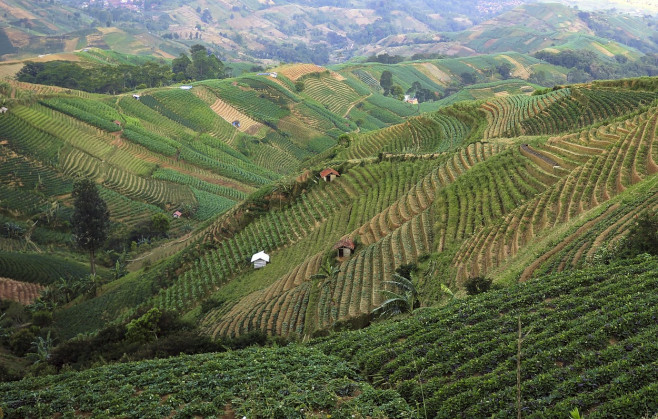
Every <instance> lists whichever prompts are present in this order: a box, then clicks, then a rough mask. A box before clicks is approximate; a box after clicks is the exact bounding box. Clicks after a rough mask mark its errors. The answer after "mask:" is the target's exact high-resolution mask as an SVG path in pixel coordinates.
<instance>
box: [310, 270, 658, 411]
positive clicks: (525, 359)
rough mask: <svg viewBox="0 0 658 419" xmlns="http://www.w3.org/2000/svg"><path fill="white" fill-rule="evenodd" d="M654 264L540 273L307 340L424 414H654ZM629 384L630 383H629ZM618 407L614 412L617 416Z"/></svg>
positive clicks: (657, 393)
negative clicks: (518, 381) (352, 329)
mask: <svg viewBox="0 0 658 419" xmlns="http://www.w3.org/2000/svg"><path fill="white" fill-rule="evenodd" d="M657 274H658V261H657V260H656V259H655V258H639V259H637V260H633V261H627V262H623V263H620V264H618V265H615V266H601V267H598V268H593V269H589V270H587V271H580V272H570V273H568V274H560V275H552V276H548V277H542V278H538V279H535V280H532V281H529V282H526V283H522V284H519V285H517V286H513V287H511V288H508V289H505V290H501V291H492V292H489V293H487V294H484V295H481V296H476V297H470V298H468V299H466V300H463V301H454V302H453V303H451V304H448V305H447V306H445V307H443V308H440V309H428V310H423V311H422V312H419V313H418V314H416V315H414V316H411V317H409V318H407V319H405V320H402V321H398V322H390V323H389V322H387V323H382V324H378V325H375V326H371V327H370V328H369V329H367V330H365V331H359V332H348V333H344V334H340V335H334V336H333V337H330V338H326V339H323V340H321V341H319V342H317V343H314V346H315V347H318V348H320V349H322V350H323V351H325V352H327V353H330V354H333V355H337V356H339V357H341V358H343V359H347V360H349V361H351V362H354V363H356V364H357V365H358V367H359V369H360V370H361V371H363V373H364V374H366V375H367V376H368V377H372V379H373V380H374V381H376V382H383V383H388V384H389V385H391V386H392V388H393V389H396V390H397V391H399V392H400V394H401V395H402V396H403V397H404V398H405V399H406V400H407V401H408V402H409V403H410V404H411V405H416V406H418V410H419V413H420V414H421V415H424V416H427V417H455V416H460V415H466V416H470V417H510V416H513V415H515V414H516V389H515V387H516V360H517V354H518V351H517V343H518V333H519V330H518V328H519V326H518V319H519V318H520V319H521V327H522V333H524V334H526V333H527V336H526V337H525V339H524V340H523V342H522V347H521V366H520V374H521V403H522V411H523V414H524V417H567V416H568V414H569V411H570V410H572V409H573V408H575V407H578V408H579V409H580V411H587V412H588V417H616V416H618V415H620V414H621V415H634V416H638V415H639V416H642V415H645V414H647V413H649V415H651V414H653V413H655V412H658V404H656V403H657V401H658V387H657V386H655V381H656V379H657V378H658V364H657V363H656V353H657V352H656V351H658V346H656V341H655V339H654V336H655V334H656V333H657V332H658V326H656V324H657V323H656V318H657V316H658V311H657V310H658V308H657V307H658V306H657V305H656V302H658V301H657V298H658V297H657V296H656V295H655V293H653V292H651V291H650V290H651V289H653V288H655V287H656V286H657V285H658V283H657V282H656V278H657ZM633 377H635V378H633ZM622 412H623V414H622Z"/></svg>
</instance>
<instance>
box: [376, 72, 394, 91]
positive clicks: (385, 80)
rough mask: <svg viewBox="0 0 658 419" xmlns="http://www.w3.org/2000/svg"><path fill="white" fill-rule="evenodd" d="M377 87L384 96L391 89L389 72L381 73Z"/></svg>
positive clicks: (391, 79) (391, 81)
mask: <svg viewBox="0 0 658 419" xmlns="http://www.w3.org/2000/svg"><path fill="white" fill-rule="evenodd" d="M379 85H380V86H381V87H382V89H384V95H385V96H387V95H388V94H389V92H390V91H391V88H392V87H393V74H391V72H390V71H388V70H384V71H382V75H381V77H380V78H379Z"/></svg>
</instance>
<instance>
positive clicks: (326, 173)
mask: <svg viewBox="0 0 658 419" xmlns="http://www.w3.org/2000/svg"><path fill="white" fill-rule="evenodd" d="M338 176H340V173H338V172H337V171H335V170H334V169H332V168H331V167H329V168H326V169H324V170H323V171H321V172H320V177H321V178H322V179H324V181H325V182H331V181H333V180H334V179H335V178H336V177H338Z"/></svg>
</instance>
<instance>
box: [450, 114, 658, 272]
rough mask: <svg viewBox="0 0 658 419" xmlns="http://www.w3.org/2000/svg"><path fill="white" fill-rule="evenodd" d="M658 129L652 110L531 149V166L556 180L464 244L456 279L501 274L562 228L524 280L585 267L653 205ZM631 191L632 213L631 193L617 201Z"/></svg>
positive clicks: (458, 260)
mask: <svg viewBox="0 0 658 419" xmlns="http://www.w3.org/2000/svg"><path fill="white" fill-rule="evenodd" d="M656 121H657V113H656V109H655V108H651V109H650V110H649V111H647V112H644V113H641V114H639V115H637V116H635V117H633V118H630V119H627V120H625V121H624V122H620V123H614V124H611V125H607V126H601V127H599V128H597V129H590V130H584V131H582V132H580V133H578V134H569V135H566V136H561V137H553V138H551V139H549V140H548V141H547V142H546V143H545V144H544V145H542V146H538V147H537V149H532V148H530V147H528V149H529V150H531V151H532V152H533V154H534V155H532V156H530V157H531V158H533V159H537V158H542V159H544V165H547V163H545V162H546V161H547V160H550V161H552V163H550V164H548V165H551V164H557V165H554V166H553V168H554V169H553V170H554V171H556V172H555V173H556V174H560V173H561V179H560V180H559V181H557V182H555V184H553V185H552V186H551V188H549V189H547V190H546V191H544V192H543V193H541V194H539V195H537V196H536V197H535V198H534V199H532V200H530V201H529V202H527V203H524V204H523V205H521V206H519V208H517V209H515V210H514V212H512V213H511V214H509V215H508V216H507V217H506V218H505V219H504V220H502V221H501V222H498V223H496V224H495V225H494V226H492V227H491V228H490V229H486V230H482V231H481V232H479V233H478V234H476V235H474V236H473V237H472V238H470V239H469V240H468V241H467V242H465V243H464V244H463V245H462V247H461V249H460V250H459V251H458V252H457V255H456V256H455V259H454V265H455V266H456V267H458V269H459V274H458V278H461V279H464V278H466V277H468V276H472V275H477V274H484V273H487V272H490V271H492V270H495V269H496V268H498V267H499V266H504V265H505V264H506V263H508V261H509V258H511V257H514V256H516V255H517V254H520V253H522V252H523V251H524V248H525V247H527V246H529V245H530V244H533V243H536V241H537V238H538V237H543V236H546V235H547V234H549V233H551V232H553V234H555V232H556V231H560V227H563V226H567V225H569V226H571V228H570V230H569V231H568V232H564V231H562V232H561V242H560V243H559V245H557V246H555V247H552V246H551V247H552V249H546V251H547V253H545V254H543V255H542V256H541V257H540V258H539V259H537V260H536V261H534V262H533V263H532V264H530V266H527V267H526V268H525V270H524V272H523V275H522V279H525V278H528V277H529V276H531V275H532V274H533V272H534V271H535V270H537V269H538V268H539V267H540V266H541V265H544V266H546V267H545V268H544V270H553V269H557V270H562V269H564V268H565V267H566V266H567V264H570V265H574V266H577V265H579V264H582V263H583V260H584V259H586V258H587V255H590V256H591V255H592V254H593V253H594V252H595V251H596V248H597V247H598V246H600V245H601V244H602V243H603V242H605V241H608V240H610V239H613V238H614V237H615V235H614V232H615V231H616V232H617V234H621V233H622V232H623V231H624V225H625V224H626V225H627V224H628V222H629V218H630V217H632V216H633V214H637V213H638V212H639V211H641V210H642V209H643V208H652V207H653V205H654V204H652V202H653V199H655V197H654V196H655V194H656V190H655V186H654V185H655V179H654V177H653V176H652V175H653V174H655V173H656V172H658V166H656V159H657V158H658V155H656V153H655V149H656V148H655V146H654V141H655V132H656ZM521 147H522V148H521V150H522V151H523V146H521ZM526 153H527V151H526ZM547 169H548V168H547ZM645 180H646V181H645ZM643 181H644V182H643ZM636 184H639V186H641V187H642V188H644V189H643V190H642V191H643V192H641V193H640V192H638V193H637V195H639V196H638V197H637V198H634V199H631V201H634V202H633V204H632V205H629V204H628V203H627V202H625V201H627V200H629V199H630V198H625V197H627V196H629V194H632V192H630V191H629V192H628V193H627V194H625V195H624V199H622V200H615V199H614V198H615V197H616V196H617V195H620V194H622V193H623V192H624V191H626V190H627V189H632V187H633V185H636ZM631 196H632V195H631ZM609 201H610V202H609ZM610 224H613V225H614V227H612V226H610ZM611 234H612V236H611ZM553 239H555V236H553ZM574 246H575V247H577V249H574ZM593 246H594V248H593ZM549 266H550V267H549Z"/></svg>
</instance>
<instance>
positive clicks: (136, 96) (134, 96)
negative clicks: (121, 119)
mask: <svg viewBox="0 0 658 419" xmlns="http://www.w3.org/2000/svg"><path fill="white" fill-rule="evenodd" d="M140 97H141V96H139V95H133V99H137V100H139V98H140Z"/></svg>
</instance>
